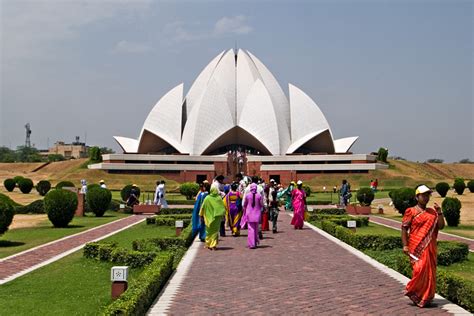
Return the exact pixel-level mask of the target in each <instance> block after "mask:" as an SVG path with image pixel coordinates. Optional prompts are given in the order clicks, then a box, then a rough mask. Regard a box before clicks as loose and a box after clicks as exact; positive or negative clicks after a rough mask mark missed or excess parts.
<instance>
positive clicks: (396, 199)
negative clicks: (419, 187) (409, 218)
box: [391, 188, 417, 215]
mask: <svg viewBox="0 0 474 316" xmlns="http://www.w3.org/2000/svg"><path fill="white" fill-rule="evenodd" d="M391 193H392V195H391V198H392V202H393V205H394V206H395V208H396V209H397V210H398V212H399V213H400V214H402V215H403V214H405V211H406V209H407V208H409V207H413V206H415V205H416V204H417V202H416V199H415V189H412V188H400V189H397V190H393V191H392V192H391Z"/></svg>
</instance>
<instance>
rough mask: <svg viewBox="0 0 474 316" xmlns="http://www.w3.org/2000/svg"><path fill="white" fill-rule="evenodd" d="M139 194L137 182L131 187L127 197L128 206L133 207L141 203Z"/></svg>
mask: <svg viewBox="0 0 474 316" xmlns="http://www.w3.org/2000/svg"><path fill="white" fill-rule="evenodd" d="M139 196H140V194H139V193H138V187H137V185H136V184H133V185H132V188H131V189H130V195H129V196H128V199H127V206H129V207H133V206H134V205H138V204H140V201H139V199H138V198H139Z"/></svg>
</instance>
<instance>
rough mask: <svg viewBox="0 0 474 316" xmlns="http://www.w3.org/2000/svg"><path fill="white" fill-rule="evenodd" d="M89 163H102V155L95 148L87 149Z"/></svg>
mask: <svg viewBox="0 0 474 316" xmlns="http://www.w3.org/2000/svg"><path fill="white" fill-rule="evenodd" d="M89 161H90V162H91V163H97V162H102V153H101V151H100V148H99V147H97V146H94V147H91V148H89Z"/></svg>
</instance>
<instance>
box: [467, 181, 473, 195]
mask: <svg viewBox="0 0 474 316" xmlns="http://www.w3.org/2000/svg"><path fill="white" fill-rule="evenodd" d="M467 188H468V189H469V192H471V193H474V180H470V181H469V182H468V183H467Z"/></svg>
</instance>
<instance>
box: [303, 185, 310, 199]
mask: <svg viewBox="0 0 474 316" xmlns="http://www.w3.org/2000/svg"><path fill="white" fill-rule="evenodd" d="M303 190H304V192H305V193H306V197H308V196H310V195H311V187H310V186H309V185H303Z"/></svg>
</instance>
